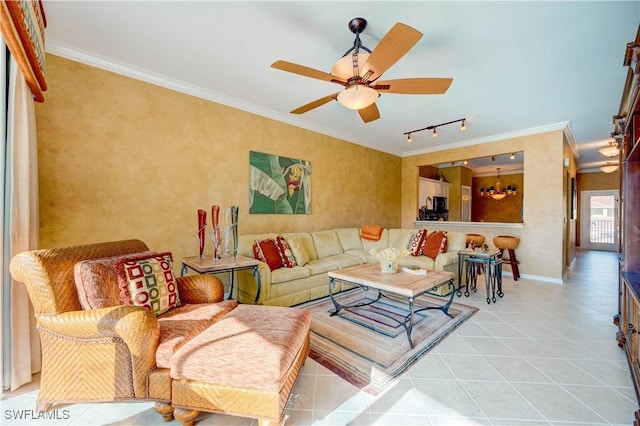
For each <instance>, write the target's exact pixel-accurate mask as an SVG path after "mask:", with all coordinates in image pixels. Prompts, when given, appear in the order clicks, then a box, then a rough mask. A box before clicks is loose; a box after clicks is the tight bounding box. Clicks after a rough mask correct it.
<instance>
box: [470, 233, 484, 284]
mask: <svg viewBox="0 0 640 426" xmlns="http://www.w3.org/2000/svg"><path fill="white" fill-rule="evenodd" d="M471 243H473V244H474V246H475V247H479V248H482V245H483V244H484V235H480V234H467V244H466V246H465V247H467V248H468V247H469V244H471ZM476 269H477V271H476V272H477V274H478V275H482V267H481V265H478V267H477V268H476Z"/></svg>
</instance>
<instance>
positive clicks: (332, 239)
mask: <svg viewBox="0 0 640 426" xmlns="http://www.w3.org/2000/svg"><path fill="white" fill-rule="evenodd" d="M363 230H364V227H363V228H338V229H331V230H322V231H313V232H294V233H282V234H276V233H261V234H245V235H240V236H239V238H238V253H240V254H243V255H245V256H250V257H256V253H255V243H256V241H265V240H272V239H273V240H275V239H277V238H278V237H280V238H282V239H284V240H285V241H286V242H287V244H288V246H289V248H290V249H291V252H292V254H293V257H294V258H295V260H296V262H295V264H296V265H295V266H292V267H286V266H283V267H280V268H276V269H273V270H272V268H271V267H270V266H269V265H268V264H267V262H264V261H261V262H260V265H259V267H258V270H259V273H260V289H259V292H260V296H259V298H258V303H259V304H263V305H274V306H294V305H298V304H300V303H304V302H307V301H310V300H314V299H318V298H320V297H324V296H327V295H328V294H329V290H328V281H329V280H328V276H327V273H328V272H329V271H332V270H336V269H340V268H348V267H350V266H356V265H360V264H363V263H369V262H378V261H379V260H378V258H377V257H376V256H375V255H373V254H372V253H371V250H372V249H385V248H390V247H394V248H396V249H399V250H403V249H409V248H410V245H411V243H412V242H413V241H414V238H415V237H416V234H417V233H418V232H419V231H421V230H420V229H399V228H384V229H382V230H381V232H380V233H379V235H377V237H378V238H377V239H370V238H364V237H363V236H362V234H363ZM425 232H427V233H428V234H429V235H430V234H431V233H434V232H441V231H437V230H433V231H426V230H425ZM446 237H447V238H446V240H447V243H446V248H445V249H444V252H442V253H439V254H437V256H434V258H431V257H429V256H425V255H417V256H414V255H409V256H406V257H404V258H403V259H401V260H400V262H399V265H400V266H415V267H419V268H423V269H434V270H440V271H449V272H453V273H454V274H455V279H454V283H455V285H456V287H457V285H458V282H457V276H458V255H457V252H458V250H462V249H464V248H465V244H466V234H464V233H461V232H448V233H446ZM237 274H238V275H237V277H238V278H237V281H238V286H237V299H238V300H239V301H240V302H242V303H253V302H254V299H255V296H256V294H257V292H258V281H257V280H256V279H255V278H254V276H253V274H252V272H251V271H238V273H237ZM349 288H351V286H349V285H347V284H345V283H336V287H334V291H343V290H346V289H349ZM450 291H451V290H450V289H449V287H448V286H443V287H440V288H439V289H438V290H436V294H438V295H440V296H445V295H447V294H449V292H450Z"/></svg>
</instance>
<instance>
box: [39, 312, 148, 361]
mask: <svg viewBox="0 0 640 426" xmlns="http://www.w3.org/2000/svg"><path fill="white" fill-rule="evenodd" d="M37 319H38V326H39V327H42V328H44V329H46V330H47V331H50V332H53V333H56V334H58V335H60V337H62V338H65V337H66V338H69V339H93V338H101V337H119V338H121V339H122V340H123V341H124V342H125V343H126V344H127V346H128V347H129V349H130V350H131V352H132V354H134V355H139V354H140V353H142V352H143V351H144V352H146V351H149V350H153V351H154V352H155V349H156V348H157V346H158V341H159V338H160V328H159V326H158V320H157V319H156V317H155V315H153V313H152V312H151V311H149V310H148V309H146V308H144V307H141V306H113V307H110V308H102V309H91V310H86V311H70V312H64V313H61V314H57V315H38V316H37Z"/></svg>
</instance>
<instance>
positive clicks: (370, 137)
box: [44, 0, 640, 171]
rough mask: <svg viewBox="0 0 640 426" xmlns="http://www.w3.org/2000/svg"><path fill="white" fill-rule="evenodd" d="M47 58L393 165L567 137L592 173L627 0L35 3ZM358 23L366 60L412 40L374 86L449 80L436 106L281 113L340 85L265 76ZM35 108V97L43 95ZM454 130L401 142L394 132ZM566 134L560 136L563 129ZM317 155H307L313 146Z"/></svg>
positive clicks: (320, 55) (310, 58) (606, 136)
mask: <svg viewBox="0 0 640 426" xmlns="http://www.w3.org/2000/svg"><path fill="white" fill-rule="evenodd" d="M44 7H45V13H46V18H47V30H46V34H47V51H48V52H49V53H53V54H56V55H59V56H62V57H66V58H69V59H73V60H76V61H79V62H83V63H87V64H90V65H93V66H97V67H100V68H104V69H107V70H111V71H114V72H117V73H121V74H124V75H128V76H131V77H134V78H139V79H142V80H145V81H149V82H152V83H155V84H159V85H162V86H165V87H169V88H172V89H175V90H179V91H182V92H185V93H189V94H192V95H195V96H199V97H202V98H206V99H210V100H212V101H214V102H218V103H222V104H225V105H229V106H232V107H235V108H239V109H242V110H245V111H249V112H251V113H255V114H259V115H262V116H265V117H268V118H272V119H275V120H278V121H282V122H285V123H289V124H292V125H295V126H298V127H302V128H306V129H310V130H313V131H317V132H320V133H323V134H327V135H330V136H334V137H337V138H340V139H343V140H346V141H350V142H353V143H357V144H360V145H364V146H368V147H370V148H373V149H377V150H380V151H384V152H388V153H391V154H395V155H399V156H409V155H415V154H420V153H426V152H431V151H437V150H442V149H448V148H452V147H463V146H468V145H473V144H477V143H484V142H489V141H493V140H498V139H504V138H505V137H513V136H519V135H527V134H532V133H539V132H541V131H545V130H555V129H563V128H568V130H569V134H572V135H573V138H574V139H575V143H576V146H577V148H578V153H579V157H578V159H577V161H578V166H579V169H580V170H583V171H587V170H591V169H595V168H596V167H597V166H599V165H602V164H604V163H605V162H606V160H607V159H606V157H604V156H602V155H601V154H599V153H598V152H597V149H598V148H601V147H603V146H605V145H606V144H607V141H608V140H610V133H611V132H612V131H613V124H612V116H613V115H615V114H616V113H617V112H618V109H619V106H620V100H621V96H622V89H623V86H624V83H625V79H626V75H627V68H626V67H624V66H623V64H622V62H623V58H624V52H625V47H626V43H627V42H630V41H633V40H634V39H635V36H636V32H637V31H638V25H639V22H640V3H639V2H637V1H629V2H615V1H601V2H600V1H586V2H580V1H571V2H520V1H518V2H496V1H491V2H484V1H472V2H456V1H454V2H431V1H424V2H415V1H409V2H402V1H393V2H362V1H351V2H350V1H342V2H325V1H322V2H292V1H288V2H270V1H261V2H239V1H233V2H213V1H196V2H186V1H159V2H151V1H115V2H114V1H108V2H100V1H48V0H45V3H44ZM354 17H363V18H365V19H366V20H367V21H368V26H367V28H366V30H365V31H364V32H363V34H362V35H361V40H362V43H363V45H365V46H366V47H368V48H369V49H372V50H373V49H375V46H376V45H377V43H378V42H379V41H380V39H381V38H382V37H383V36H384V35H385V34H386V33H387V32H388V31H389V30H390V29H391V27H392V26H393V25H394V24H395V23H396V22H402V23H404V24H407V25H409V26H411V27H413V28H415V29H417V30H418V31H420V32H421V33H423V34H424V35H423V37H422V39H421V40H420V41H419V42H418V43H417V44H416V45H415V46H414V47H413V48H412V49H411V50H410V51H409V52H408V53H407V54H406V55H405V56H404V57H402V58H401V59H400V60H399V61H398V62H397V63H396V64H395V65H393V66H392V67H391V68H390V69H388V70H387V71H386V72H385V73H384V75H383V77H382V80H389V79H398V78H410V77H451V78H453V83H452V84H451V87H450V88H449V90H448V91H447V92H446V93H445V94H443V95H398V94H383V95H382V96H381V97H380V98H378V100H377V106H378V108H379V110H380V114H381V118H380V119H379V120H376V121H372V122H370V123H368V124H365V123H363V122H362V120H361V119H360V117H359V115H358V113H357V112H356V111H351V110H347V109H345V108H344V107H343V106H341V105H340V104H339V103H338V102H329V103H328V104H326V105H323V106H321V107H319V108H316V109H314V110H312V111H310V112H308V113H306V114H303V115H294V114H290V113H289V111H291V110H293V109H294V108H297V107H299V106H302V105H304V104H306V103H308V102H311V101H313V100H315V99H318V98H321V97H323V96H326V95H329V94H331V93H334V92H336V91H338V90H339V89H340V86H338V85H335V84H333V83H329V82H325V81H321V80H315V79H311V78H306V77H301V76H298V75H295V74H291V73H287V72H283V71H280V70H276V69H273V68H271V67H270V65H271V64H272V63H273V62H274V61H276V60H278V59H282V60H286V61H289V62H294V63H297V64H300V65H305V66H308V67H311V68H315V69H317V70H320V71H323V72H327V73H328V72H329V71H330V70H331V66H332V65H333V63H334V62H336V61H337V60H338V59H339V58H340V57H341V56H342V55H343V54H344V53H345V52H346V51H347V50H348V49H349V48H350V47H351V46H352V45H353V39H354V35H353V34H352V33H351V31H350V30H349V29H348V27H347V24H348V22H349V21H350V20H351V19H352V18H354ZM45 96H46V94H45ZM459 118H466V119H467V121H466V125H467V130H466V132H460V131H459V130H458V127H459V123H455V124H452V125H449V126H444V127H441V128H438V133H439V136H438V137H437V138H432V137H431V132H430V131H424V132H420V133H415V134H414V135H412V138H413V143H411V144H408V143H407V140H406V136H405V135H403V133H404V132H407V131H410V130H414V129H420V128H423V127H427V126H430V125H435V124H438V123H444V122H447V121H452V120H456V119H459ZM567 126H569V127H567ZM319 148H320V147H319Z"/></svg>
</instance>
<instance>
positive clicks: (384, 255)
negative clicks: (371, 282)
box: [369, 247, 410, 274]
mask: <svg viewBox="0 0 640 426" xmlns="http://www.w3.org/2000/svg"><path fill="white" fill-rule="evenodd" d="M369 253H371V254H372V255H374V256H376V257H377V258H378V260H379V261H380V271H382V273H385V274H395V273H396V272H398V262H399V261H400V259H402V258H403V257H406V256H408V255H409V253H410V252H409V250H406V249H403V250H399V249H397V248H395V247H390V248H386V249H371V250H369Z"/></svg>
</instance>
